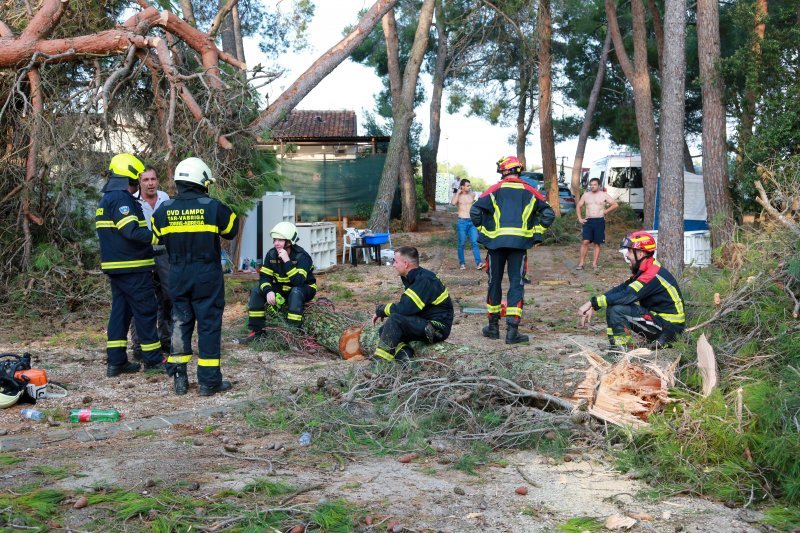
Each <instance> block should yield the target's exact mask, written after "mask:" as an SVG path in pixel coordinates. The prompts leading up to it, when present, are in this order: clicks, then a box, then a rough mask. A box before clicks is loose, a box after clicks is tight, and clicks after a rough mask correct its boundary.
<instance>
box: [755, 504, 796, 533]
mask: <svg viewBox="0 0 800 533" xmlns="http://www.w3.org/2000/svg"><path fill="white" fill-rule="evenodd" d="M764 514H765V515H767V517H766V518H765V519H764V520H763V521H762V522H763V523H764V524H769V525H770V526H772V527H774V528H776V529H778V530H780V531H798V530H800V507H797V506H791V507H773V508H771V509H767V510H765V511H764Z"/></svg>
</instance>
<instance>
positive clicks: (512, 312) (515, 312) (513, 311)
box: [506, 307, 522, 316]
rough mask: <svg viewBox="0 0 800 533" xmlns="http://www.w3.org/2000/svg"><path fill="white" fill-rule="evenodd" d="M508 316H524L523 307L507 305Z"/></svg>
mask: <svg viewBox="0 0 800 533" xmlns="http://www.w3.org/2000/svg"><path fill="white" fill-rule="evenodd" d="M506 316H522V308H521V307H506Z"/></svg>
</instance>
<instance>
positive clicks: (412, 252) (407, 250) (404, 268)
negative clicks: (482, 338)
mask: <svg viewBox="0 0 800 533" xmlns="http://www.w3.org/2000/svg"><path fill="white" fill-rule="evenodd" d="M394 269H395V270H396V271H397V273H398V274H399V275H400V279H401V280H402V281H403V287H405V290H404V291H403V294H402V295H401V296H400V301H399V302H397V303H389V304H386V305H385V306H382V305H378V306H377V308H376V309H375V315H374V316H373V317H372V325H373V326H374V325H375V324H376V323H377V322H378V321H379V320H384V319H386V322H385V323H384V324H383V325H382V326H381V328H380V330H379V331H380V341H379V342H378V346H377V348H375V356H376V357H380V358H381V359H385V360H386V361H397V362H399V363H401V364H404V365H406V364H408V361H409V359H411V358H412V357H413V356H414V350H413V349H412V348H411V347H410V346H409V345H408V344H407V343H409V342H411V341H426V342H429V343H434V342H440V341H443V340H445V339H446V338H447V337H448V336H449V335H450V328H451V327H452V325H453V302H452V301H451V300H450V295H449V294H448V292H447V288H446V287H445V286H444V284H443V283H442V281H441V280H440V279H439V277H438V276H437V275H436V274H434V273H433V272H431V271H430V270H426V269H424V268H422V267H421V266H419V252H418V251H417V249H416V248H413V247H411V246H403V247H402V248H400V249H399V250H397V251H396V252H395V254H394Z"/></svg>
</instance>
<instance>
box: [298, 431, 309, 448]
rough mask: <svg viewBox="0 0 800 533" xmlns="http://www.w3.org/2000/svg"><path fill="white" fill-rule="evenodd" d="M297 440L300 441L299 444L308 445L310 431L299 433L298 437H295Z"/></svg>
mask: <svg viewBox="0 0 800 533" xmlns="http://www.w3.org/2000/svg"><path fill="white" fill-rule="evenodd" d="M297 442H299V443H300V446H308V445H310V444H311V433H309V432H308V431H306V432H305V433H303V434H302V435H300V438H299V439H297Z"/></svg>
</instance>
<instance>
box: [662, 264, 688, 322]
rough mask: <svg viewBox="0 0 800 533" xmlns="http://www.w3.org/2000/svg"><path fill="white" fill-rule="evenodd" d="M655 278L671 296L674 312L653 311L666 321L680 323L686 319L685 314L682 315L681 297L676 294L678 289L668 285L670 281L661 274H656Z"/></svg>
mask: <svg viewBox="0 0 800 533" xmlns="http://www.w3.org/2000/svg"><path fill="white" fill-rule="evenodd" d="M656 278H657V279H658V281H659V283H661V286H662V287H664V288H665V289H667V294H669V297H670V298H672V303H673V304H675V311H676V313H674V314H670V313H655V314H657V315H658V316H660V317H661V318H663V319H664V320H666V321H667V322H673V323H676V324H682V323H683V322H685V321H686V316H685V315H684V311H683V300H681V297H680V296H679V295H678V289H676V288H675V287H674V286H672V285H670V283H669V282H668V281H667V280H665V279H664V278H662V277H661V276H658V275H657V276H656Z"/></svg>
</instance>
